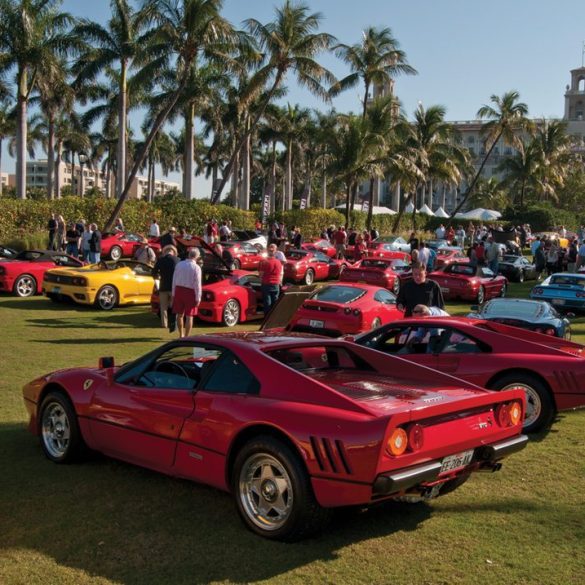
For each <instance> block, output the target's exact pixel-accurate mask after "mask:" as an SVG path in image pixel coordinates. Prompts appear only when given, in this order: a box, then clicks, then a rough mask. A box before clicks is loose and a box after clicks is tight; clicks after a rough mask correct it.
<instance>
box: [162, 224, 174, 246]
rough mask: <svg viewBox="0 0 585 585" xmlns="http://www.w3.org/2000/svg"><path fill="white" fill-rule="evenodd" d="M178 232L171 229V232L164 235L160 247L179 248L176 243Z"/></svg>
mask: <svg viewBox="0 0 585 585" xmlns="http://www.w3.org/2000/svg"><path fill="white" fill-rule="evenodd" d="M176 233H177V230H176V229H175V228H174V227H172V228H169V231H168V232H167V233H166V234H163V235H162V236H161V238H160V245H161V247H162V248H164V247H165V246H175V247H177V243H176V242H175V234H176Z"/></svg>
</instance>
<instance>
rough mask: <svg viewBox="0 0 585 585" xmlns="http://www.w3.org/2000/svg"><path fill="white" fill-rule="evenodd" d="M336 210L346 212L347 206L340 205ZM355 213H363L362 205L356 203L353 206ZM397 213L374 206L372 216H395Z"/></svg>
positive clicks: (386, 208) (387, 208)
mask: <svg viewBox="0 0 585 585" xmlns="http://www.w3.org/2000/svg"><path fill="white" fill-rule="evenodd" d="M335 209H339V211H341V212H345V204H342V205H338V206H337V207H336V208H335ZM353 210H354V211H362V204H361V203H356V204H355V205H354V206H353ZM395 214H396V212H395V211H393V210H392V209H390V208H389V207H381V206H379V205H374V207H373V208H372V215H395Z"/></svg>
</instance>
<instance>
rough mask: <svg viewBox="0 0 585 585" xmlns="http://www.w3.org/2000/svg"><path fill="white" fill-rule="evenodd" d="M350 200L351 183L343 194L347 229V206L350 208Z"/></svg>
mask: <svg viewBox="0 0 585 585" xmlns="http://www.w3.org/2000/svg"><path fill="white" fill-rule="evenodd" d="M350 199H351V183H348V185H347V189H346V192H345V227H346V228H348V227H349V206H350Z"/></svg>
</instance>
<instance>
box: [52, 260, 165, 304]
mask: <svg viewBox="0 0 585 585" xmlns="http://www.w3.org/2000/svg"><path fill="white" fill-rule="evenodd" d="M153 285H154V279H153V277H152V269H151V268H150V266H147V265H146V264H141V263H140V262H133V261H131V260H120V261H118V262H100V263H99V264H90V265H89V266H81V267H79V268H55V269H53V270H47V271H46V272H45V277H44V279H43V294H45V295H46V296H47V297H49V298H50V299H51V300H53V301H61V300H65V299H71V300H73V301H75V302H76V303H80V304H82V305H95V306H96V307H98V308H99V309H103V310H104V311H110V310H111V309H113V308H114V307H116V306H118V305H147V304H149V303H150V295H151V293H152V287H153Z"/></svg>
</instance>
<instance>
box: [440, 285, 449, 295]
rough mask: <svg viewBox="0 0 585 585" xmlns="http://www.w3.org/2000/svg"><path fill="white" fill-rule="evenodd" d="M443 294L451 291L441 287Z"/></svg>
mask: <svg viewBox="0 0 585 585" xmlns="http://www.w3.org/2000/svg"><path fill="white" fill-rule="evenodd" d="M441 292H444V293H448V292H449V289H448V288H447V287H446V286H442V287H441Z"/></svg>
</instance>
